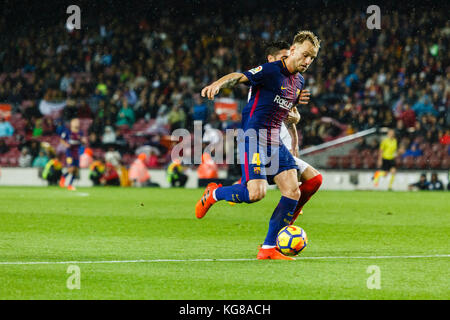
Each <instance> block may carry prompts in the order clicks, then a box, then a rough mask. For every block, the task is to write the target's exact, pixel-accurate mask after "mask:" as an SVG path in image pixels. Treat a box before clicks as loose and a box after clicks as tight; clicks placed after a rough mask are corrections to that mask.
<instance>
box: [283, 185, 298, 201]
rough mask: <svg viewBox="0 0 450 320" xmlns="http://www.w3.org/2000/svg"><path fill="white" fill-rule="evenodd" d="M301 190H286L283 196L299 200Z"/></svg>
mask: <svg viewBox="0 0 450 320" xmlns="http://www.w3.org/2000/svg"><path fill="white" fill-rule="evenodd" d="M300 194H301V193H300V189H299V188H298V187H296V188H290V189H288V190H285V191H284V192H282V195H283V196H284V197H287V198H290V199H295V200H298V199H300Z"/></svg>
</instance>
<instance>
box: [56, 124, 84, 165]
mask: <svg viewBox="0 0 450 320" xmlns="http://www.w3.org/2000/svg"><path fill="white" fill-rule="evenodd" d="M82 137H83V133H82V132H81V131H80V132H73V131H71V130H67V131H64V132H63V133H62V134H61V139H63V140H65V141H66V142H67V143H68V144H69V147H68V148H67V150H66V156H67V157H71V158H73V159H74V160H75V159H79V157H80V149H81V145H82V141H81V138H82Z"/></svg>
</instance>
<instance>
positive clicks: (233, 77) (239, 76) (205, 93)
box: [202, 72, 249, 100]
mask: <svg viewBox="0 0 450 320" xmlns="http://www.w3.org/2000/svg"><path fill="white" fill-rule="evenodd" d="M248 81H249V80H248V78H247V77H246V76H245V75H244V74H243V73H240V72H233V73H229V74H227V75H226V76H223V77H222V78H220V79H219V80H217V81H214V82H213V83H211V84H210V85H209V86H206V87H204V88H203V89H202V97H207V98H208V99H209V100H213V99H214V96H215V95H217V94H218V93H219V91H220V89H223V88H233V87H234V86H235V85H237V84H238V83H245V82H248Z"/></svg>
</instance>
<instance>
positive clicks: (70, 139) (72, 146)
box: [59, 118, 87, 191]
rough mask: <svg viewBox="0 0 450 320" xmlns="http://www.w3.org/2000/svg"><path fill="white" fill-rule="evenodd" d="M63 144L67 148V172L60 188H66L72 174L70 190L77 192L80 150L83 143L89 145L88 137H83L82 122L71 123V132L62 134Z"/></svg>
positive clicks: (77, 120) (76, 119) (61, 180)
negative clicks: (68, 177)
mask: <svg viewBox="0 0 450 320" xmlns="http://www.w3.org/2000/svg"><path fill="white" fill-rule="evenodd" d="M61 142H62V143H63V144H64V145H65V146H66V166H67V172H66V173H65V174H63V175H62V176H61V179H60V180H59V186H60V187H61V188H64V187H65V185H66V178H67V176H68V175H69V174H70V175H71V177H70V180H69V184H68V186H67V189H68V190H72V191H73V190H75V187H74V186H73V181H74V180H75V177H76V176H77V175H78V170H79V168H80V148H81V146H82V144H83V143H87V141H86V137H83V132H81V130H80V120H79V119H78V118H74V119H72V120H71V121H70V130H67V131H64V132H63V133H62V134H61Z"/></svg>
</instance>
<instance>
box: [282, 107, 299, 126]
mask: <svg viewBox="0 0 450 320" xmlns="http://www.w3.org/2000/svg"><path fill="white" fill-rule="evenodd" d="M300 118H301V116H300V113H299V112H298V110H297V108H296V107H293V108H292V109H291V110H290V111H289V113H288V116H287V119H286V122H287V123H292V124H297V123H299V121H300Z"/></svg>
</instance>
